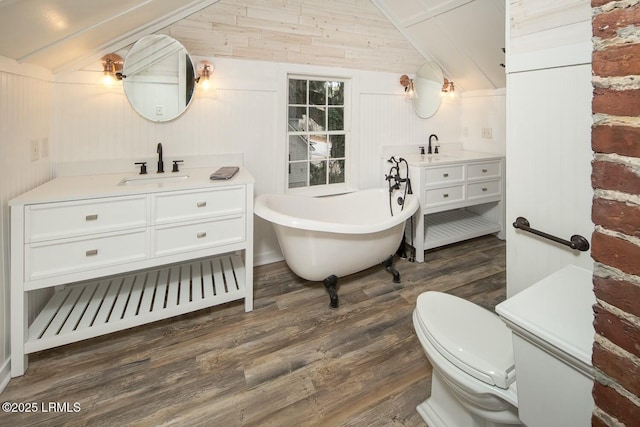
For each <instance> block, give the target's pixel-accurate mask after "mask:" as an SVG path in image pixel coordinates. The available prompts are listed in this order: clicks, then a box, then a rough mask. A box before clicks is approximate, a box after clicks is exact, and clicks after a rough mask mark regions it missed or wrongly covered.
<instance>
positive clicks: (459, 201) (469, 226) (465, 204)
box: [404, 151, 504, 262]
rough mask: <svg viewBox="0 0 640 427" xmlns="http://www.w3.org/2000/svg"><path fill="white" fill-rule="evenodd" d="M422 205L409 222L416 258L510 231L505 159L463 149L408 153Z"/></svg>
mask: <svg viewBox="0 0 640 427" xmlns="http://www.w3.org/2000/svg"><path fill="white" fill-rule="evenodd" d="M404 158H405V159H406V160H407V162H408V164H409V177H410V179H411V185H412V187H413V193H414V194H415V195H417V196H418V197H419V198H420V207H419V208H418V211H417V212H416V214H415V215H414V216H413V218H412V219H413V221H412V222H411V221H410V222H408V223H407V227H406V232H405V233H406V236H407V240H408V243H410V244H412V245H413V247H414V248H415V250H416V261H417V262H424V251H425V250H426V249H431V248H436V247H439V246H443V245H447V244H450V243H455V242H458V241H461V240H466V239H471V238H474V237H478V236H482V235H485V234H491V233H499V236H500V237H502V233H503V232H504V204H503V194H504V180H503V177H504V158H503V157H501V156H498V155H491V154H486V153H477V152H470V151H462V152H459V153H454V154H451V155H448V154H447V155H438V154H436V155H426V156H424V155H413V154H409V155H406V156H404Z"/></svg>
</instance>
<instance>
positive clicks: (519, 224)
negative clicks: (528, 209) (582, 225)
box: [513, 216, 589, 252]
mask: <svg viewBox="0 0 640 427" xmlns="http://www.w3.org/2000/svg"><path fill="white" fill-rule="evenodd" d="M529 225H530V224H529V221H527V219H526V218H523V217H521V216H519V217H518V218H516V221H515V222H514V223H513V227H514V228H519V229H520V230H524V231H528V232H529V233H533V234H535V235H537V236H540V237H544V238H545V239H549V240H553V241H554V242H556V243H560V244H563V245H565V246H569V247H570V248H571V249H575V250H577V251H581V252H586V251H588V250H589V241H588V240H587V239H585V238H584V237H582V236H580V235H578V234H574V235H573V236H571V240H570V241H569V240H564V239H561V238H559V237H556V236H553V235H551V234H548V233H545V232H544V231H540V230H536V229H534V228H531V227H530V226H529Z"/></svg>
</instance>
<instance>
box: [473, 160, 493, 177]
mask: <svg viewBox="0 0 640 427" xmlns="http://www.w3.org/2000/svg"><path fill="white" fill-rule="evenodd" d="M498 177H500V162H499V161H498V162H486V163H471V164H469V165H467V178H468V179H476V178H498Z"/></svg>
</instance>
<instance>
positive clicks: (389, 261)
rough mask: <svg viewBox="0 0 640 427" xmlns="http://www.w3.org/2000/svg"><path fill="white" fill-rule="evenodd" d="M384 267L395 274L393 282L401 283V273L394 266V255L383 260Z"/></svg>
mask: <svg viewBox="0 0 640 427" xmlns="http://www.w3.org/2000/svg"><path fill="white" fill-rule="evenodd" d="M382 265H384V268H385V269H386V270H387V271H388V272H389V273H391V274H392V275H393V283H400V273H399V272H398V270H396V269H395V268H393V255H391V256H390V257H389V258H387V259H386V260H384V261H383V262H382Z"/></svg>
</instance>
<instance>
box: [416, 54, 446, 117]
mask: <svg viewBox="0 0 640 427" xmlns="http://www.w3.org/2000/svg"><path fill="white" fill-rule="evenodd" d="M443 83H444V76H443V75H442V70H441V69H440V67H439V66H438V64H436V63H435V62H427V63H426V64H424V65H423V66H422V67H420V69H419V70H418V72H417V73H416V77H415V78H414V79H413V87H414V90H415V91H416V93H417V95H418V97H417V98H413V109H414V111H415V112H416V114H417V115H418V116H419V117H421V118H423V119H427V118H429V117H431V116H433V115H434V114H435V113H436V111H438V108H440V102H442V96H441V92H442V84H443Z"/></svg>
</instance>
